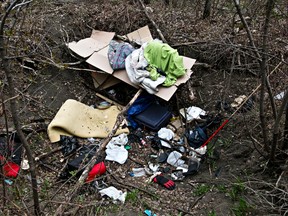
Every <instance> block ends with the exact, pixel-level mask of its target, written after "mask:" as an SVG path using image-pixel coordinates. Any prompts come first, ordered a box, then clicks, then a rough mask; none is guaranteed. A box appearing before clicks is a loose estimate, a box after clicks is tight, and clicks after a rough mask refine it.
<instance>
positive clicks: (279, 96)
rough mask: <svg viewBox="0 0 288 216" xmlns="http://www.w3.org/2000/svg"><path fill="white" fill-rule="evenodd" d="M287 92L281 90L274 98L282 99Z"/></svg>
mask: <svg viewBox="0 0 288 216" xmlns="http://www.w3.org/2000/svg"><path fill="white" fill-rule="evenodd" d="M284 95H285V92H284V91H283V92H281V93H279V94H277V95H276V96H274V99H276V100H282V99H283V98H284Z"/></svg>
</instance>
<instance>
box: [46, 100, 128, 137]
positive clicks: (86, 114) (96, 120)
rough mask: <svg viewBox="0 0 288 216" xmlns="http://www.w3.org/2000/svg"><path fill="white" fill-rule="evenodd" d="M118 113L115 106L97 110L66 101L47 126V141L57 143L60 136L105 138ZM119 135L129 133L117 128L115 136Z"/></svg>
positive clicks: (126, 130) (74, 101) (72, 101)
mask: <svg viewBox="0 0 288 216" xmlns="http://www.w3.org/2000/svg"><path fill="white" fill-rule="evenodd" d="M119 113H120V111H119V110H118V108H117V106H111V107H109V108H108V109H105V110H99V109H94V108H92V107H89V106H87V105H85V104H83V103H80V102H78V101H76V100H72V99H68V100H66V101H65V103H64V104H63V105H62V106H61V108H60V109H59V111H58V112H57V114H56V116H55V117H54V119H53V120H52V122H51V123H50V124H49V125H48V136H49V139H50V141H51V142H58V141H59V140H60V135H66V136H67V135H70V136H77V137H81V138H89V137H97V138H105V137H107V136H108V134H109V133H110V132H111V130H112V128H113V126H114V124H115V121H116V119H117V116H118V114H119ZM121 133H129V130H128V129H127V128H123V129H122V128H119V129H118V130H117V132H116V134H115V135H119V134H121Z"/></svg>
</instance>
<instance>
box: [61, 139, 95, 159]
mask: <svg viewBox="0 0 288 216" xmlns="http://www.w3.org/2000/svg"><path fill="white" fill-rule="evenodd" d="M90 139H91V138H90ZM92 139H93V138H92ZM60 143H61V145H62V149H61V151H62V154H63V156H64V157H66V156H68V155H70V154H72V153H73V152H75V151H76V149H77V148H79V144H78V141H77V139H76V138H75V137H71V136H63V135H60Z"/></svg>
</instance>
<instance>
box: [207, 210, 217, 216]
mask: <svg viewBox="0 0 288 216" xmlns="http://www.w3.org/2000/svg"><path fill="white" fill-rule="evenodd" d="M207 216H216V213H215V211H214V210H212V211H210V212H208V215H207Z"/></svg>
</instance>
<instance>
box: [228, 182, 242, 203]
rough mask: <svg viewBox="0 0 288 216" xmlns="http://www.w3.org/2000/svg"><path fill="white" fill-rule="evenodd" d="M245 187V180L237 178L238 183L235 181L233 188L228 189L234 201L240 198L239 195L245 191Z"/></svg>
mask: <svg viewBox="0 0 288 216" xmlns="http://www.w3.org/2000/svg"><path fill="white" fill-rule="evenodd" d="M244 190H245V187H244V184H243V182H241V180H240V179H238V180H237V183H234V184H233V185H232V187H231V189H230V190H229V191H228V194H229V196H230V197H231V199H232V200H233V201H237V200H239V197H240V196H241V195H242V193H243V192H244Z"/></svg>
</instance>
